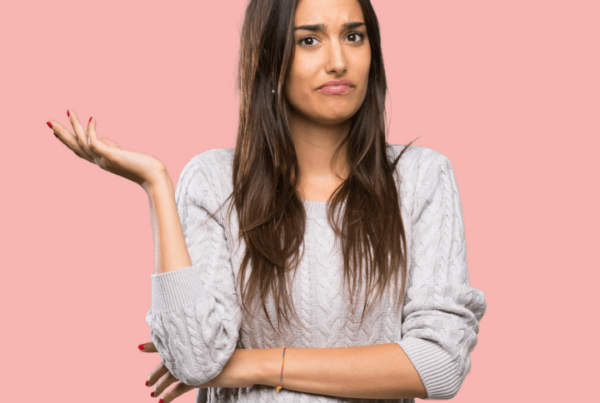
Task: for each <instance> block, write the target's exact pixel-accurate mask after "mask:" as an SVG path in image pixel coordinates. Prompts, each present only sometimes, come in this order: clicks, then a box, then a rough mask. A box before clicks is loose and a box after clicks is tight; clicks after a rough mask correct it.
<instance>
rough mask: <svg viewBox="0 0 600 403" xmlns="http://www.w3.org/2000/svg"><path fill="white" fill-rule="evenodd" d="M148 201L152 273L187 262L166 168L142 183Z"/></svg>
mask: <svg viewBox="0 0 600 403" xmlns="http://www.w3.org/2000/svg"><path fill="white" fill-rule="evenodd" d="M144 190H145V191H146V193H147V194H148V200H149V202H150V221H151V223H152V235H153V242H154V262H155V265H154V274H160V273H166V272H169V271H173V270H177V269H181V268H183V267H187V266H191V264H192V261H191V259H190V254H189V252H188V249H187V245H186V243H185V237H184V235H183V229H182V228H181V222H180V220H179V213H178V212H177V204H176V203H175V189H174V187H173V182H172V181H171V178H170V177H169V174H168V172H167V170H166V169H165V171H164V173H162V174H161V175H159V176H158V177H156V178H155V179H154V180H153V181H152V183H150V184H148V185H147V186H145V187H144Z"/></svg>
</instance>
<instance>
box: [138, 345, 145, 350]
mask: <svg viewBox="0 0 600 403" xmlns="http://www.w3.org/2000/svg"><path fill="white" fill-rule="evenodd" d="M138 348H139V349H140V350H143V349H145V348H146V345H145V344H140V345H139V346H138Z"/></svg>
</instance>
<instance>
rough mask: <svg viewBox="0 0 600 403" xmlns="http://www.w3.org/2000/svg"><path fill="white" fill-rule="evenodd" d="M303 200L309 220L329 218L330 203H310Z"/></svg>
mask: <svg viewBox="0 0 600 403" xmlns="http://www.w3.org/2000/svg"><path fill="white" fill-rule="evenodd" d="M300 200H302V204H304V210H305V211H306V217H307V218H327V210H328V209H329V204H330V203H329V202H319V201H308V200H304V199H300Z"/></svg>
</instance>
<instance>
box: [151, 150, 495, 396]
mask: <svg viewBox="0 0 600 403" xmlns="http://www.w3.org/2000/svg"><path fill="white" fill-rule="evenodd" d="M404 147H405V146H403V145H391V147H389V148H388V154H389V156H390V158H393V157H395V156H397V155H398V153H400V151H402V149H403V148H404ZM233 151H234V150H233V149H232V148H231V149H220V148H216V149H212V150H208V151H205V152H203V153H200V154H198V155H196V156H194V157H193V158H192V159H191V160H190V161H189V162H188V163H187V164H186V166H185V167H184V168H183V170H182V172H181V175H180V178H179V181H178V183H177V189H176V191H175V198H176V201H177V207H178V211H179V216H180V218H181V223H182V226H183V231H184V234H185V239H186V243H187V246H188V249H189V252H190V257H191V259H192V265H191V266H188V267H184V268H181V269H178V270H175V271H172V272H168V273H161V274H152V275H151V283H152V306H151V308H150V310H149V311H148V313H147V314H146V322H147V323H148V325H149V326H150V337H151V340H152V342H153V343H154V344H155V345H156V347H157V349H158V352H159V353H160V355H161V357H162V358H163V360H164V362H165V365H166V366H167V368H168V369H169V370H170V371H171V372H172V373H173V375H175V377H177V378H178V379H180V380H181V381H183V382H184V383H187V384H189V385H201V384H203V383H205V382H207V381H209V380H210V379H213V378H214V377H216V376H217V375H218V374H219V373H220V372H221V371H222V369H223V367H224V366H225V364H226V363H227V361H228V360H229V358H230V357H231V355H232V354H233V351H234V349H235V348H283V346H288V347H296V348H303V347H354V346H365V345H374V344H386V343H397V344H398V345H399V346H400V347H401V348H402V349H403V350H404V352H405V353H406V354H407V356H408V357H409V358H410V360H411V362H412V363H413V365H414V366H415V368H416V369H417V371H418V373H419V375H420V376H421V379H422V380H423V383H424V385H425V388H426V390H427V394H428V397H427V399H424V400H441V399H450V398H452V397H454V396H455V395H456V393H457V392H458V390H459V389H460V386H461V385H462V383H463V381H464V379H465V377H466V375H467V374H468V373H469V371H470V369H471V359H470V353H471V351H472V350H473V348H475V345H476V344H477V334H478V333H479V321H480V320H481V318H482V317H483V315H484V313H485V311H486V307H487V305H486V302H485V297H484V293H483V291H481V290H479V289H476V288H473V287H471V286H470V284H469V275H468V270H467V253H466V245H465V230H464V222H463V217H462V207H461V203H460V196H459V192H458V185H457V181H456V178H455V176H454V171H453V169H452V164H451V163H450V161H449V160H448V158H447V157H446V156H445V155H443V154H441V153H439V152H437V151H435V150H432V149H430V148H427V147H420V146H414V145H411V146H410V147H409V148H408V150H407V151H406V152H405V153H404V155H403V156H402V158H401V159H400V162H399V163H398V168H397V170H396V183H397V186H399V189H400V199H401V206H402V209H401V214H402V218H403V220H404V226H405V230H406V234H407V243H408V252H409V255H408V269H409V272H408V277H407V290H406V297H405V300H404V307H403V309H402V311H401V312H395V311H393V310H392V308H393V302H394V298H393V295H391V293H388V294H387V295H386V297H385V298H384V299H383V301H382V303H381V304H380V305H378V306H377V307H376V308H375V309H372V310H371V311H369V312H367V313H366V314H365V320H364V322H363V325H362V327H359V324H360V317H361V315H362V310H361V307H362V302H363V301H364V288H363V290H362V292H361V293H359V295H356V296H355V299H357V300H358V301H356V302H357V309H356V312H355V314H354V315H351V314H350V313H351V312H350V310H349V309H348V307H347V305H346V304H347V301H348V300H349V296H348V295H347V290H346V289H345V288H343V287H342V285H343V281H342V280H343V277H342V276H343V261H342V255H341V251H340V245H339V240H336V239H335V237H334V233H333V230H332V228H331V227H330V226H329V223H328V221H327V208H328V203H325V202H311V201H303V203H304V207H305V210H306V213H307V223H306V233H305V239H304V245H303V247H304V248H305V253H304V257H303V259H302V261H301V262H300V266H299V267H298V269H297V271H296V272H295V273H294V276H293V283H292V299H293V303H294V307H295V309H296V312H297V313H298V317H299V319H300V321H299V322H298V323H296V327H294V326H291V325H289V324H287V323H284V324H282V326H281V328H282V332H281V333H280V334H276V333H274V332H273V330H272V328H271V326H270V324H269V323H268V320H267V317H266V315H265V314H264V312H262V311H261V312H260V314H259V315H257V317H255V318H244V321H243V322H242V313H241V308H240V301H241V296H240V295H238V293H237V290H236V289H235V279H236V278H237V275H238V272H239V267H240V265H241V261H242V258H243V253H244V250H245V245H244V241H243V239H240V238H239V234H238V228H239V227H238V222H237V214H236V212H235V209H234V211H233V213H232V215H231V219H229V217H227V215H226V214H225V213H226V209H227V207H228V205H225V207H224V208H223V209H222V210H221V211H220V212H219V213H218V214H217V215H216V216H215V218H214V219H211V220H208V221H206V223H205V224H204V225H202V223H203V221H205V220H206V219H207V218H208V215H209V214H210V213H211V212H213V211H215V210H216V208H217V207H218V206H219V205H220V204H221V202H222V201H223V200H225V198H226V197H227V196H228V195H229V194H230V193H231V191H232V189H233V188H232V172H231V170H232V164H233ZM229 203H231V201H229ZM248 275H249V273H248ZM400 281H401V279H400V278H399V279H398V286H399V285H400ZM267 303H268V304H267V309H268V311H269V315H270V317H271V320H272V321H273V323H274V325H275V326H276V327H277V325H278V323H277V317H276V310H275V306H274V301H273V299H272V298H271V296H269V298H268V299H267ZM284 385H285V372H284ZM208 402H210V403H214V402H256V403H262V402H290V403H292V402H294V403H316V402H324V403H326V402H327V403H333V402H336V403H340V402H349V403H362V402H369V403H374V402H394V403H414V399H388V400H382V399H348V398H336V397H332V396H324V395H317V394H309V393H301V392H296V391H291V390H287V389H285V388H284V389H282V390H281V391H280V392H279V393H276V392H275V388H272V387H268V386H264V385H254V386H251V387H249V388H239V389H226V388H206V389H198V390H197V394H196V403H208Z"/></svg>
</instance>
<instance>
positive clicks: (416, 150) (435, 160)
mask: <svg viewBox="0 0 600 403" xmlns="http://www.w3.org/2000/svg"><path fill="white" fill-rule="evenodd" d="M405 148H406V145H402V144H389V147H388V150H389V154H390V157H391V158H392V159H395V158H396V157H397V156H398V155H399V154H400V153H401V152H402V151H403V150H404V149H405ZM444 167H450V168H451V163H450V160H449V159H448V157H447V156H446V155H445V154H442V153H441V152H439V151H437V150H434V149H433V148H430V147H425V146H416V145H414V144H411V145H410V146H409V147H408V148H406V151H404V154H402V157H400V160H399V161H398V165H397V166H396V172H397V174H398V176H399V177H400V179H401V181H402V180H403V181H404V182H405V183H406V182H408V183H414V184H416V183H417V182H420V181H421V180H422V179H423V177H424V176H430V175H431V174H434V173H435V172H440V171H442V170H443V168H444Z"/></svg>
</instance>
